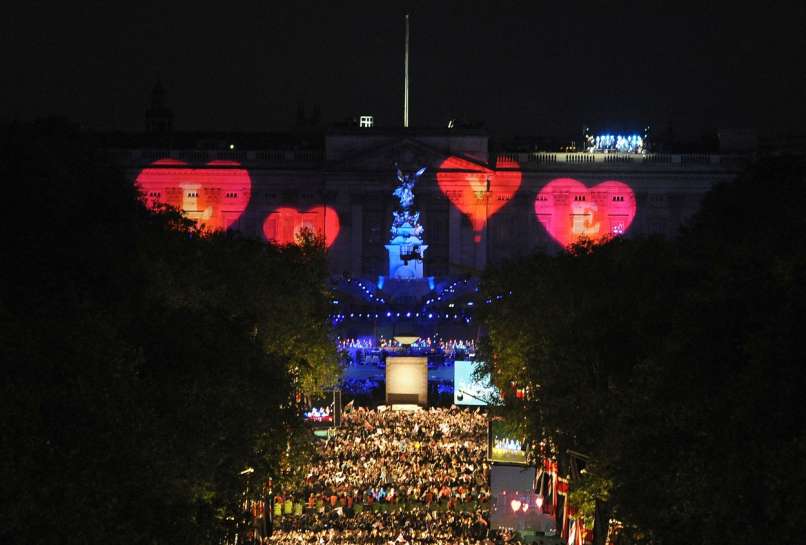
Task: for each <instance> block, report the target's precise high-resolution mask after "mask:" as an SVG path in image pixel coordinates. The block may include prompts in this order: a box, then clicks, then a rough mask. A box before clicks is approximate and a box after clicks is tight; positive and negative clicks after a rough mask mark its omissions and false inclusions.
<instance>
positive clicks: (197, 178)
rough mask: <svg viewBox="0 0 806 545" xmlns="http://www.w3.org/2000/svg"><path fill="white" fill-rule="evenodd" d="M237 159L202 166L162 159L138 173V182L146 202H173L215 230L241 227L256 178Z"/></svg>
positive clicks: (197, 220) (190, 215)
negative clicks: (197, 166) (251, 176)
mask: <svg viewBox="0 0 806 545" xmlns="http://www.w3.org/2000/svg"><path fill="white" fill-rule="evenodd" d="M239 166H240V164H239V163H237V162H235V161H211V162H209V163H207V165H205V166H204V167H202V168H193V167H190V166H189V165H188V164H187V163H185V162H182V161H177V160H176V159H160V160H159V161H155V162H153V163H151V165H150V166H148V167H146V168H144V169H143V170H141V171H140V174H138V176H137V179H136V180H135V182H134V183H135V185H136V186H137V188H138V189H139V190H140V192H141V193H142V195H143V198H144V199H145V201H146V204H147V205H149V206H153V205H154V204H156V203H161V204H169V205H171V206H173V207H175V208H178V209H180V210H182V211H183V212H184V213H185V215H186V216H187V217H188V218H190V219H192V220H195V221H196V223H198V224H199V225H200V226H203V227H204V228H205V229H209V230H211V231H215V230H219V229H230V228H232V227H237V222H238V220H239V219H240V217H241V215H242V214H243V212H244V210H246V207H247V205H248V204H249V199H250V198H251V196H252V179H251V178H250V177H249V173H248V172H247V171H246V170H245V169H243V168H237V167H239Z"/></svg>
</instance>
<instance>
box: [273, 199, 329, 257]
mask: <svg viewBox="0 0 806 545" xmlns="http://www.w3.org/2000/svg"><path fill="white" fill-rule="evenodd" d="M340 227H341V225H340V223H339V215H338V213H337V212H336V211H335V210H334V209H333V208H331V207H329V206H324V205H318V206H312V207H311V208H309V209H308V210H306V211H304V212H302V211H299V210H297V209H296V208H288V207H283V208H278V209H277V210H275V211H274V212H272V213H271V214H269V215H268V216H267V217H266V220H265V221H264V222H263V235H264V236H265V237H266V240H271V241H273V242H275V243H277V244H294V243H296V242H297V241H298V237H299V234H300V232H301V231H302V229H304V228H307V229H310V230H311V231H313V232H314V233H316V234H318V235H323V236H324V237H325V246H327V247H328V248H330V246H331V245H332V244H333V242H334V241H335V240H336V237H337V236H338V235H339V229H340Z"/></svg>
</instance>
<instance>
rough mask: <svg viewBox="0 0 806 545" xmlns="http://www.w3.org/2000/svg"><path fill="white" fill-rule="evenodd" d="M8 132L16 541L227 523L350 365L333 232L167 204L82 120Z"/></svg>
mask: <svg viewBox="0 0 806 545" xmlns="http://www.w3.org/2000/svg"><path fill="white" fill-rule="evenodd" d="M4 140H5V141H4V142H3V144H2V156H0V179H2V182H3V187H4V189H5V192H6V194H7V195H10V198H11V199H12V200H13V202H9V203H7V207H6V210H7V212H6V213H4V215H3V220H2V221H3V231H2V232H3V243H2V258H1V259H0V261H2V263H3V269H4V271H3V282H2V292H0V321H1V322H2V327H0V351H2V359H3V362H4V365H3V368H4V380H3V381H2V391H0V414H2V417H0V434H1V435H2V437H3V438H4V439H3V441H2V442H1V443H2V446H0V472H1V474H0V480H1V481H2V483H3V485H2V490H3V493H2V500H0V501H2V507H0V541H3V542H5V543H15V542H16V543H96V542H114V543H171V544H177V543H205V542H206V543H215V542H219V541H220V539H221V538H222V537H223V536H224V535H225V534H226V533H227V532H232V531H234V525H236V524H237V523H238V522H239V520H240V517H241V516H242V507H241V505H242V500H243V492H244V490H245V489H247V488H248V489H249V490H253V491H255V493H260V491H261V487H262V483H264V482H265V481H266V479H267V478H269V477H274V478H275V479H277V478H279V477H280V475H279V474H280V473H282V469H283V467H284V464H288V462H289V460H288V457H289V454H288V451H287V446H288V441H289V438H290V437H301V436H302V435H301V434H300V433H298V432H299V429H300V426H301V425H302V423H301V418H300V407H299V406H298V405H297V403H296V400H298V399H299V398H301V397H303V396H304V395H306V394H308V393H314V392H318V391H320V390H321V388H322V387H323V386H326V385H329V384H331V383H332V382H333V381H334V380H337V379H338V369H339V367H338V363H337V356H336V349H335V344H334V341H333V339H332V338H331V336H330V330H329V327H328V324H327V321H326V318H327V312H328V303H329V298H328V294H327V291H326V287H325V279H326V268H325V255H324V247H323V245H322V244H321V241H317V240H315V239H312V238H310V237H309V238H308V239H307V240H306V241H304V242H303V243H302V244H300V245H288V246H282V247H278V246H274V245H270V244H267V243H265V242H262V241H256V240H248V239H244V238H239V237H238V236H237V235H231V234H227V233H223V232H216V233H210V232H206V231H205V230H203V229H199V228H197V227H196V226H195V225H194V224H193V223H192V222H190V221H188V220H186V219H185V218H184V217H183V216H182V215H181V214H180V213H179V212H177V211H176V210H172V209H160V210H148V209H146V207H145V206H144V204H143V203H142V202H141V201H140V199H139V196H138V195H137V193H136V190H135V188H134V187H133V186H132V184H131V183H130V182H129V181H127V180H126V179H125V178H124V176H123V175H122V174H121V173H120V172H119V171H118V170H117V169H116V168H115V167H114V165H112V164H111V163H110V161H109V159H108V158H107V156H106V154H105V153H104V152H103V151H102V147H101V146H100V145H98V143H97V142H94V141H93V138H92V136H91V135H88V134H86V133H84V132H81V131H78V130H77V129H74V128H73V127H71V126H69V125H66V124H64V123H60V122H44V123H40V124H37V125H30V126H29V125H26V126H20V125H16V126H11V127H10V128H9V129H8V132H7V133H6V135H5V139H4ZM245 468H252V469H254V471H253V472H247V473H244V474H241V473H242V472H243V471H244V469H245ZM250 481H251V482H250Z"/></svg>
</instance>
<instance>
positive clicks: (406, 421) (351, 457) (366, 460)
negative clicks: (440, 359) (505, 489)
mask: <svg viewBox="0 0 806 545" xmlns="http://www.w3.org/2000/svg"><path fill="white" fill-rule="evenodd" d="M485 433H486V418H485V415H484V414H483V413H481V412H479V411H468V410H460V409H456V408H452V409H434V408H432V409H429V410H420V411H391V410H386V411H375V410H367V409H363V408H359V409H356V410H354V411H352V412H349V413H346V414H345V415H344V417H343V420H342V426H341V427H340V428H338V429H337V431H336V433H335V435H333V436H331V437H330V438H329V439H327V440H326V441H325V442H323V444H322V445H321V446H320V448H319V449H318V451H317V455H316V457H315V459H314V460H313V461H312V463H311V465H310V467H309V469H308V472H307V475H306V477H305V482H304V485H303V487H302V489H301V490H294V491H281V492H280V493H278V494H277V495H276V496H275V499H274V505H273V508H272V509H273V514H274V521H275V522H274V528H275V532H274V534H273V536H272V538H271V542H272V543H277V544H278V545H285V544H289V545H290V544H301V543H322V544H328V543H332V544H353V543H356V544H358V543H372V544H376V545H380V544H386V543H393V542H394V543H398V544H402V543H418V544H419V543H422V544H425V543H438V544H459V543H461V544H464V545H475V544H477V543H479V544H480V543H489V542H493V543H498V542H505V541H508V540H509V539H510V537H511V536H509V534H506V533H500V532H497V531H495V532H493V531H490V530H489V520H488V504H489V497H490V489H489V485H488V483H489V465H488V462H487V461H486V452H485V441H484V438H485Z"/></svg>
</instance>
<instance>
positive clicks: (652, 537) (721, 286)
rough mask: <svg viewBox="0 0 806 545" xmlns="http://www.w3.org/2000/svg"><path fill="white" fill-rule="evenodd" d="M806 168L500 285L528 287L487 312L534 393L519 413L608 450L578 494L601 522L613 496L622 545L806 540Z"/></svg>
mask: <svg viewBox="0 0 806 545" xmlns="http://www.w3.org/2000/svg"><path fill="white" fill-rule="evenodd" d="M804 172H806V167H804V162H803V160H801V159H792V158H776V159H770V160H765V161H760V162H759V163H757V164H755V165H753V166H752V167H750V168H749V169H748V170H747V172H746V173H745V174H743V175H742V176H740V177H739V179H738V180H736V181H735V182H732V183H729V184H724V185H720V186H717V187H716V188H714V189H713V190H712V191H711V192H710V194H709V195H708V196H707V197H706V199H705V201H704V203H703V206H702V208H701V210H700V212H699V213H698V214H697V215H696V216H695V218H694V219H693V220H692V222H691V223H690V225H689V226H688V227H687V228H686V229H684V231H683V232H682V233H681V234H680V235H679V236H678V237H677V238H676V239H675V240H672V241H664V240H662V239H656V238H650V239H633V240H623V239H614V240H610V241H608V242H606V243H603V244H599V245H594V244H591V243H589V242H582V243H580V244H578V245H575V246H573V247H571V248H569V249H568V250H567V251H566V252H563V253H561V254H559V255H554V256H549V255H534V256H531V257H528V258H526V259H524V260H521V261H519V262H516V263H511V264H509V265H507V266H504V267H501V268H499V269H497V270H494V271H491V272H490V273H489V274H488V275H487V277H486V278H485V282H484V288H483V289H484V291H485V292H486V293H487V296H488V297H490V296H493V295H495V294H500V293H507V292H509V291H511V292H512V296H510V297H505V298H504V299H503V301H502V302H501V303H500V304H497V305H490V309H489V310H488V311H487V315H486V316H485V317H484V320H485V324H486V326H487V328H488V331H489V342H488V343H487V346H488V349H487V352H488V357H489V358H490V359H491V360H492V361H493V373H494V379H495V381H496V382H497V383H498V384H499V385H500V386H504V385H506V384H507V383H508V382H509V381H517V382H518V383H520V384H522V385H529V386H530V393H531V395H530V398H529V400H528V401H527V402H526V403H525V405H524V406H523V407H516V408H517V409H519V410H522V411H524V412H525V414H526V415H527V416H528V419H529V422H530V425H531V430H532V433H533V434H534V435H535V437H538V438H543V439H546V440H547V442H548V444H549V445H552V446H554V447H555V452H554V454H555V455H563V454H564V453H565V452H566V451H567V450H568V449H573V450H576V451H579V452H583V453H585V454H587V455H589V456H590V457H591V463H590V464H589V465H588V467H587V468H586V477H585V478H583V479H577V481H576V483H572V493H571V498H572V500H573V499H574V498H576V499H577V501H578V502H579V503H580V505H579V506H578V507H580V508H582V509H583V514H585V515H586V516H592V513H590V510H591V509H592V506H593V505H594V503H596V502H591V501H590V499H591V497H596V498H598V500H599V504H598V507H599V508H604V509H606V510H607V511H608V513H609V512H611V511H612V514H613V515H614V516H615V517H616V518H617V519H619V520H620V521H622V523H623V524H624V532H623V535H622V538H623V539H627V538H633V539H635V540H636V541H651V542H654V543H664V544H670V543H671V544H674V543H716V542H726V543H758V542H762V541H764V540H769V539H770V538H773V539H775V540H776V541H777V542H780V543H796V542H798V541H799V540H801V539H802V537H801V535H800V534H801V532H800V529H801V528H802V525H801V524H800V523H799V521H801V520H802V518H803V515H804V514H806V492H804V488H803V486H802V485H803V483H804V482H806V473H805V472H804V470H803V467H804V466H803V464H799V463H798V462H797V460H799V459H801V458H802V456H803V455H804V448H806V434H804V431H803V430H804V428H803V425H802V422H803V420H804V418H803V417H804V412H805V411H804V408H803V404H802V402H801V401H800V399H801V397H802V395H801V392H802V391H803V390H804V387H805V386H806V372H805V371H804V368H803V365H802V363H803V358H802V350H801V348H800V342H799V340H800V339H799V316H802V315H803V311H804V310H805V309H804V304H806V297H804V272H803V271H804V264H805V263H804V260H806V251H804V250H806V244H804V237H803V236H802V233H803V232H804V227H806V216H804V214H803V212H802V210H801V206H800V203H801V202H803V200H804V198H806V183H804V182H806V180H804ZM597 490H598V492H597ZM602 491H606V493H605V492H602ZM580 498H581V499H580Z"/></svg>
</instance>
